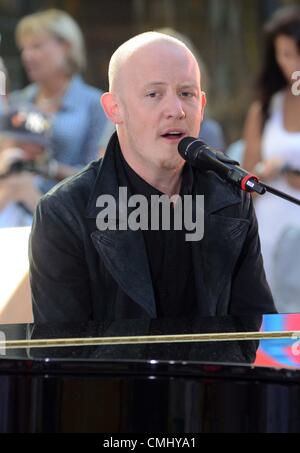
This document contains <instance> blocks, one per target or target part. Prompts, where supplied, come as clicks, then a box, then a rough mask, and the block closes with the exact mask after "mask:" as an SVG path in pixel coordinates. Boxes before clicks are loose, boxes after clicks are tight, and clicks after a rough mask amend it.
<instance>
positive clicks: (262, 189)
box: [226, 165, 300, 206]
mask: <svg viewBox="0 0 300 453" xmlns="http://www.w3.org/2000/svg"><path fill="white" fill-rule="evenodd" d="M230 167H231V168H230V169H229V171H227V172H226V173H227V174H226V177H227V179H229V181H231V182H233V183H235V184H237V185H238V186H239V187H240V188H241V189H242V190H244V191H246V192H252V193H253V192H256V193H258V194H259V195H264V194H265V193H266V192H270V193H271V194H273V195H276V196H277V197H280V198H283V199H284V200H287V201H289V202H290V203H293V204H295V205H297V206H300V200H298V199H297V198H294V197H292V196H291V195H288V194H287V193H284V192H281V191H280V190H277V189H275V188H274V187H271V186H269V185H268V184H265V183H264V182H262V181H260V180H259V179H258V177H257V176H255V175H253V174H250V173H247V172H246V171H245V170H244V169H242V168H241V167H236V166H233V165H230Z"/></svg>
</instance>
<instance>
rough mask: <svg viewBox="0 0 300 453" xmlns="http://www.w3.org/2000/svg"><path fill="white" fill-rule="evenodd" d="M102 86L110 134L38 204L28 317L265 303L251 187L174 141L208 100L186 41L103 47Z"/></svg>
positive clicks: (158, 313) (220, 310)
mask: <svg viewBox="0 0 300 453" xmlns="http://www.w3.org/2000/svg"><path fill="white" fill-rule="evenodd" d="M109 84H110V88H109V92H108V93H105V94H104V95H103V96H102V99H101V103H102V106H103V108H104V110H105V112H106V114H107V116H108V118H109V119H110V120H111V121H113V122H114V123H115V124H116V133H114V135H113V136H112V138H111V140H110V143H109V145H108V148H107V151H106V154H105V157H104V159H101V160H100V161H98V162H93V163H91V164H90V165H89V166H88V167H87V168H86V169H85V170H83V171H82V172H81V173H79V174H77V175H76V176H74V177H72V178H70V179H68V180H67V181H65V182H64V183H62V184H60V185H59V186H57V187H56V188H55V189H53V190H52V191H51V192H50V193H49V194H47V195H46V196H45V197H44V198H43V199H42V201H41V202H40V204H39V206H38V209H37V211H36V215H35V220H34V225H33V230H32V235H31V240H30V273H31V286H32V300H33V311H34V319H35V322H38V323H41V322H50V321H51V322H67V321H70V322H71V321H72V322H75V321H78V322H82V321H87V320H101V321H103V320H114V319H123V318H131V319H134V318H157V317H162V318H177V317H182V316H185V315H193V314H195V315H196V314H197V315H203V316H224V315H228V314H234V315H237V314H239V315H242V314H245V315H249V314H262V313H273V312H275V308H274V304H273V300H272V296H271V294H270V291H269V287H268V284H267V282H266V279H265V274H264V269H263V263H262V258H261V253H260V244H259V238H258V233H257V222H256V218H255V215H254V212H253V208H252V202H251V198H250V196H248V195H247V194H244V193H243V194H242V193H241V192H240V191H239V190H237V189H235V188H233V187H232V186H231V185H229V184H228V183H227V182H225V181H223V180H221V179H220V178H219V177H218V176H217V175H215V174H214V173H212V172H209V173H206V172H204V171H203V172H201V171H199V170H197V169H195V168H192V167H191V166H190V165H189V164H187V163H185V162H184V161H183V159H182V158H181V157H180V155H179V153H178V151H177V147H178V144H179V142H180V141H181V140H182V138H183V137H186V136H195V137H198V134H199V124H200V123H201V120H202V118H203V112H204V107H205V103H206V99H205V94H204V93H203V92H202V91H201V76H200V71H199V67H198V64H197V61H196V59H195V57H194V56H193V54H192V53H191V51H190V50H189V49H188V48H187V47H186V46H185V45H184V44H183V43H182V42H180V41H178V40H177V39H175V38H172V37H170V36H167V35H164V34H160V33H156V32H149V33H144V34H141V35H138V36H136V37H134V38H132V39H131V40H129V41H127V42H126V43H124V44H123V45H122V46H121V47H119V48H118V49H117V51H116V52H115V53H114V55H113V56H112V58H111V61H110V66H109ZM203 198H204V211H203V210H201V209H200V206H202V207H203V203H202V202H203ZM186 201H187V203H185V202H186ZM134 208H135V209H134ZM167 209H169V212H168V214H169V218H167V217H168V216H167ZM189 215H190V218H189ZM200 225H202V228H200ZM193 229H194V230H195V231H194V233H193ZM200 230H201V231H200ZM200 233H202V234H200Z"/></svg>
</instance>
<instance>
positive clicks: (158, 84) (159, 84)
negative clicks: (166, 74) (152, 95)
mask: <svg viewBox="0 0 300 453" xmlns="http://www.w3.org/2000/svg"><path fill="white" fill-rule="evenodd" d="M165 85H168V84H167V83H166V82H155V81H153V82H149V83H147V84H146V85H144V88H151V87H155V86H165ZM180 88H193V89H199V87H198V85H196V84H195V83H189V82H186V83H182V84H180Z"/></svg>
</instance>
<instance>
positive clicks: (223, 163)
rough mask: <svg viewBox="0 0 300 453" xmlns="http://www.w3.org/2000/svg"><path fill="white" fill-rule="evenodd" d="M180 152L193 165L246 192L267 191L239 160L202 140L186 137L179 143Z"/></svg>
mask: <svg viewBox="0 0 300 453" xmlns="http://www.w3.org/2000/svg"><path fill="white" fill-rule="evenodd" d="M178 152H179V154H180V155H181V157H182V158H183V159H184V160H186V161H187V162H189V163H190V164H191V165H192V166H194V167H197V168H199V169H200V170H204V171H214V172H215V173H217V174H218V175H220V176H222V177H223V178H224V177H225V179H227V180H229V181H230V182H231V183H233V184H235V185H237V186H238V187H239V188H240V189H242V190H244V191H245V192H256V193H258V194H260V195H263V194H265V193H266V188H265V186H264V185H263V184H261V183H260V182H259V179H258V177H257V176H255V175H253V174H251V173H248V172H247V171H246V170H244V169H243V168H241V167H240V166H239V162H237V161H235V160H232V159H230V158H229V157H228V156H226V155H225V154H223V153H221V152H220V151H216V150H213V149H212V148H209V146H208V145H206V143H204V142H202V141H201V140H198V139H196V138H193V137H185V138H184V139H182V140H181V142H180V143H179V145H178Z"/></svg>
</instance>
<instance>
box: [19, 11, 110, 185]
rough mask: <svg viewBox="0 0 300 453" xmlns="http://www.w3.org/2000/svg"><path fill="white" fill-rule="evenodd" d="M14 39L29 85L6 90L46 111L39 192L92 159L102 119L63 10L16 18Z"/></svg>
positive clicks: (77, 33) (76, 33) (80, 43)
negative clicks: (48, 120)
mask: <svg viewBox="0 0 300 453" xmlns="http://www.w3.org/2000/svg"><path fill="white" fill-rule="evenodd" d="M16 42H17V45H18V47H19V49H20V52H21V59H22V63H23V65H24V68H25V70H26V72H27V75H28V78H29V79H30V81H31V82H32V84H31V85H29V86H28V87H26V88H25V89H23V90H21V91H18V92H14V93H12V95H11V97H10V102H11V103H12V104H18V105H20V103H21V104H22V103H26V104H28V103H29V102H30V103H33V104H34V105H35V106H36V107H37V108H38V109H40V110H41V111H43V112H45V113H48V114H51V115H52V139H51V148H52V153H53V156H52V157H53V160H52V165H50V166H49V177H50V178H52V181H51V180H50V182H49V180H47V181H46V180H44V181H43V185H42V186H43V191H44V192H45V191H46V190H48V189H49V188H50V187H51V186H53V184H54V183H55V182H56V181H59V180H62V179H64V178H65V177H67V176H70V175H72V174H73V173H75V172H76V171H78V170H79V169H80V168H81V167H82V166H83V165H85V164H87V163H88V162H90V161H91V160H93V159H95V158H97V155H98V143H99V139H100V137H101V134H102V131H103V128H104V126H105V124H106V118H105V115H104V112H103V110H102V107H101V106H100V103H99V99H100V95H101V91H100V90H97V89H96V88H93V87H91V86H89V85H87V84H86V83H85V82H84V81H83V79H82V77H81V75H80V74H81V73H82V72H83V71H84V69H85V66H86V53H85V46H84V39H83V35H82V32H81V30H80V28H79V26H78V24H77V23H76V22H75V21H74V19H73V18H72V17H71V16H69V15H68V14H67V13H65V12H63V11H60V10H56V9H50V10H46V11H42V12H38V13H34V14H32V15H29V16H26V17H24V18H22V19H21V21H20V22H19V24H18V25H17V28H16Z"/></svg>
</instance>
